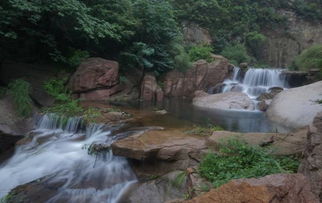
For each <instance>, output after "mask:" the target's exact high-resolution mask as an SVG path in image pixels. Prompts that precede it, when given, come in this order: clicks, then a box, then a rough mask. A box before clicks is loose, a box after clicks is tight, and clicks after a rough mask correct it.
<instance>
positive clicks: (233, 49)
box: [221, 44, 251, 65]
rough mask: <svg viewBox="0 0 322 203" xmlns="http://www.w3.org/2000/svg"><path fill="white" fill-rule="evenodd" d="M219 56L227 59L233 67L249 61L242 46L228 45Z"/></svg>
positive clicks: (249, 58)
mask: <svg viewBox="0 0 322 203" xmlns="http://www.w3.org/2000/svg"><path fill="white" fill-rule="evenodd" d="M221 54H222V55H223V56H225V57H226V58H228V59H229V60H230V62H231V63H233V64H234V65H239V64H240V63H243V62H250V61H251V57H250V56H249V55H248V53H247V50H246V47H245V46H244V45H243V44H236V45H229V46H227V47H225V48H224V50H223V51H222V52H221Z"/></svg>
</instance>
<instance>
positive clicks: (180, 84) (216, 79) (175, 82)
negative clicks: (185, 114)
mask: <svg viewBox="0 0 322 203" xmlns="http://www.w3.org/2000/svg"><path fill="white" fill-rule="evenodd" d="M213 57H214V58H215V61H214V62H211V63H208V62H207V61H205V60H199V61H197V62H195V63H194V65H193V67H192V68H190V69H188V70H187V71H186V72H185V73H183V72H179V71H176V70H174V71H170V72H168V73H167V74H166V76H165V79H164V95H165V96H167V97H186V98H192V97H193V96H194V92H195V91H197V90H204V91H207V90H208V89H209V88H211V87H214V86H216V85H217V84H219V83H222V82H223V81H224V80H225V79H226V78H227V77H228V76H229V75H230V74H231V72H232V68H233V67H232V66H231V65H230V64H229V62H228V60H227V59H225V58H224V57H222V56H217V55H215V56H213Z"/></svg>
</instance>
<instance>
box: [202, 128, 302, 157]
mask: <svg viewBox="0 0 322 203" xmlns="http://www.w3.org/2000/svg"><path fill="white" fill-rule="evenodd" d="M307 131H308V129H307V128H303V129H301V130H298V131H296V132H293V133H287V134H284V133H236V132H229V131H215V132H214V133H213V135H212V136H211V137H209V138H208V141H209V143H210V144H211V145H214V146H216V145H218V144H219V143H220V142H222V141H224V140H225V139H229V138H239V139H242V140H244V141H246V142H247V143H248V144H250V145H260V146H271V147H272V154H276V155H292V154H299V153H302V152H303V150H304V149H305V143H306V135H307Z"/></svg>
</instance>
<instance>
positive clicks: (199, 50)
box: [189, 45, 213, 62]
mask: <svg viewBox="0 0 322 203" xmlns="http://www.w3.org/2000/svg"><path fill="white" fill-rule="evenodd" d="M212 52H213V49H212V47H210V46H206V45H196V46H192V47H191V48H190V49H189V57H190V60H191V61H197V60H199V59H204V60H206V61H208V62H211V61H213V58H212V57H211V53H212Z"/></svg>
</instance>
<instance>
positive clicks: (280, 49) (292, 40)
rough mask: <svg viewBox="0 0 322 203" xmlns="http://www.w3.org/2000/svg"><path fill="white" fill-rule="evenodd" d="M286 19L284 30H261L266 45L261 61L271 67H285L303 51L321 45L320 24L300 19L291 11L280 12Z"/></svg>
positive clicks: (321, 32) (321, 31) (321, 30)
mask: <svg viewBox="0 0 322 203" xmlns="http://www.w3.org/2000/svg"><path fill="white" fill-rule="evenodd" d="M280 13H281V15H283V16H285V17H287V19H288V22H287V25H286V27H285V28H284V29H274V30H273V29H272V30H268V29H267V30H263V34H265V35H266V37H267V43H266V46H265V48H264V49H263V52H262V54H261V56H262V58H261V60H262V61H264V62H266V63H267V64H269V65H271V66H273V67H286V66H290V65H291V64H292V61H293V60H294V58H295V57H296V56H297V55H299V54H300V53H301V52H302V51H303V50H304V49H306V48H308V47H310V46H312V45H314V44H322V23H318V22H309V21H305V20H303V19H301V18H300V17H298V16H297V15H296V14H295V13H294V12H292V11H285V10H284V11H280Z"/></svg>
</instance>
